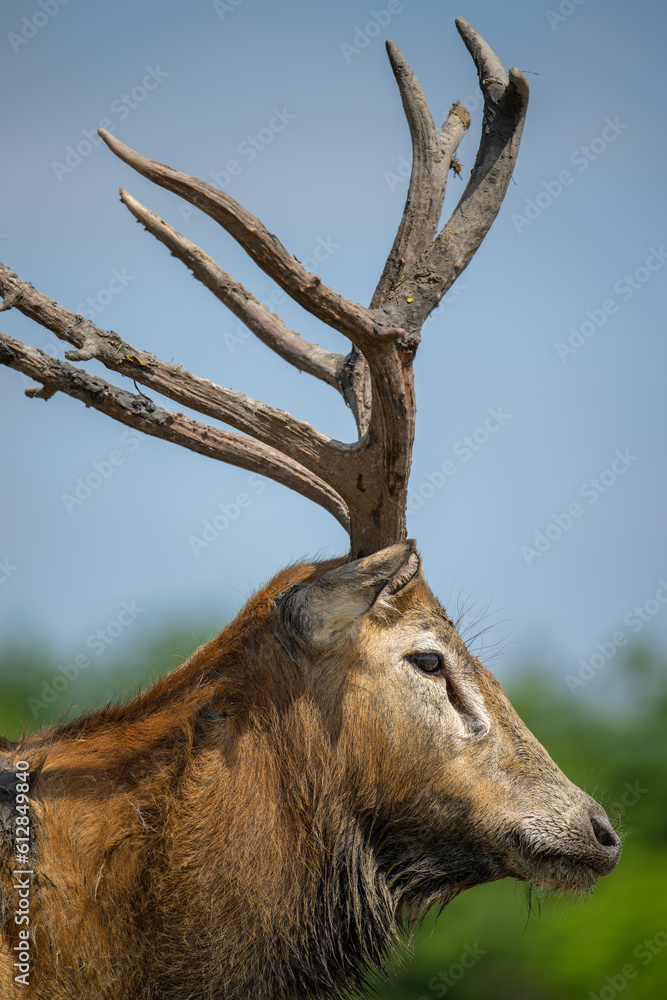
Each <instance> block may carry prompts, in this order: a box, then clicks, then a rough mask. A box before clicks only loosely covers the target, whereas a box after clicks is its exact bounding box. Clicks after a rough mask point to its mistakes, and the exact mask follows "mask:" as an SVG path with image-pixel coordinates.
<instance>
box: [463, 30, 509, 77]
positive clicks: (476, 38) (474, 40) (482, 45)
mask: <svg viewBox="0 0 667 1000" xmlns="http://www.w3.org/2000/svg"><path fill="white" fill-rule="evenodd" d="M454 23H455V24H456V27H457V29H458V32H459V35H460V36H461V38H462V39H463V41H464V42H465V46H466V48H467V50H468V52H469V53H470V55H471V56H472V58H473V62H474V63H475V66H476V67H477V73H478V76H479V85H480V87H481V88H482V91H483V92H485V89H486V88H487V87H488V86H490V85H491V84H493V83H495V84H498V85H499V86H501V87H506V86H507V73H506V72H505V67H504V66H503V64H502V63H501V61H500V59H499V58H498V56H497V55H496V54H495V52H494V51H493V49H492V48H491V46H490V45H488V43H487V42H485V41H484V39H483V38H482V36H481V35H480V34H479V33H478V32H477V31H475V29H474V28H473V27H472V25H470V24H468V22H467V21H466V20H465V18H463V17H457V18H456V20H455V22H454Z"/></svg>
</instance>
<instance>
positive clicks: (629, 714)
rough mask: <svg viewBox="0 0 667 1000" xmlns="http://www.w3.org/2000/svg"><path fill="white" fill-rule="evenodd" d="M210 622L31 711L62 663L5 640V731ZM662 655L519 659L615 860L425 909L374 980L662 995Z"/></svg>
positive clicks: (650, 999) (157, 665)
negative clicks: (587, 672)
mask: <svg viewBox="0 0 667 1000" xmlns="http://www.w3.org/2000/svg"><path fill="white" fill-rule="evenodd" d="M206 633H207V630H206V629H202V630H201V631H200V633H198V634H197V635H193V633H192V632H189V633H181V634H179V633H178V632H174V633H173V634H171V635H167V636H161V637H160V639H158V640H156V641H155V642H154V643H152V644H151V645H150V646H148V647H147V648H146V649H145V650H144V651H143V655H142V656H140V657H139V658H136V656H135V658H134V659H133V660H132V662H131V663H130V665H129V666H128V662H127V661H126V662H125V664H124V665H122V664H120V663H119V664H116V665H115V666H114V665H112V664H109V663H106V662H105V664H104V667H105V669H104V670H98V671H97V672H95V667H94V666H93V667H92V668H91V669H90V670H87V671H83V672H82V673H81V675H80V677H79V678H78V679H77V680H76V682H74V683H72V684H71V685H70V686H69V687H68V689H67V690H66V691H64V692H63V693H62V694H61V695H59V696H58V697H57V698H56V699H55V700H54V701H53V702H52V703H51V704H50V705H49V706H48V707H47V708H45V709H44V710H41V711H40V713H39V715H38V717H37V718H33V712H32V711H31V710H30V707H29V703H28V699H29V698H31V697H35V696H36V695H37V696H39V694H40V691H41V690H42V684H43V682H44V681H46V682H47V683H49V682H52V681H53V678H54V677H55V676H57V675H58V672H57V667H58V663H57V662H54V661H53V659H52V658H51V657H50V656H49V655H48V654H47V653H46V651H45V650H44V649H39V648H37V647H34V648H33V649H31V650H29V651H26V650H25V647H23V648H22V649H18V648H14V649H12V648H5V650H4V652H2V653H0V678H2V681H0V691H1V693H2V696H1V699H0V732H2V733H4V734H6V735H9V736H13V737H16V736H19V735H20V733H21V730H22V727H23V726H25V728H26V730H27V731H32V730H34V729H36V728H39V726H41V725H43V724H44V723H46V722H48V721H51V720H55V719H59V718H62V717H63V716H64V715H69V716H71V715H72V714H76V713H78V712H79V711H81V710H83V709H85V708H88V707H92V706H95V705H100V704H102V703H104V702H105V701H107V700H108V699H110V698H117V697H127V696H128V695H130V694H131V693H132V692H133V691H135V690H136V689H137V686H138V683H139V682H138V678H139V677H141V683H146V682H149V681H150V679H151V678H152V677H155V676H157V675H158V674H159V673H162V672H164V671H166V670H167V669H169V668H170V667H171V666H173V665H175V664H176V663H177V662H178V661H179V656H180V657H185V656H187V655H189V653H190V651H191V650H192V649H193V648H194V647H195V646H197V645H198V644H199V643H200V642H201V641H203V639H204V638H206V637H207V635H206ZM111 655H112V654H111V653H110V654H109V659H110V658H111ZM666 666H667V663H666V662H665V657H664V656H663V655H662V654H658V653H656V652H655V651H649V650H647V649H642V648H639V647H636V648H634V649H629V650H625V651H623V656H621V653H619V654H618V656H617V657H616V659H615V660H614V661H613V662H612V663H609V664H608V665H607V666H606V667H605V668H604V670H603V671H601V672H600V673H599V674H596V675H595V676H594V677H593V678H592V679H591V680H590V681H589V682H588V684H587V685H586V686H585V687H584V688H582V689H577V691H576V692H575V693H574V694H572V693H571V692H570V691H569V690H568V688H567V686H566V685H565V684H564V683H563V678H562V676H559V677H557V678H555V679H550V677H551V673H550V672H548V671H544V670H541V671H538V670H533V671H529V670H521V671H518V672H517V675H516V679H515V681H514V683H513V684H512V685H508V694H509V696H510V698H511V699H512V701H513V703H514V705H515V707H516V708H517V710H518V712H519V714H520V715H521V716H522V718H523V719H524V721H525V722H526V723H527V725H528V726H529V727H530V728H531V729H532V731H533V732H534V733H535V735H536V736H537V737H538V739H539V740H540V741H541V742H542V743H543V744H544V745H545V746H546V747H547V749H548V750H549V752H550V753H551V755H552V756H553V757H554V758H555V760H556V761H557V763H558V764H559V765H560V766H561V767H562V769H563V770H564V771H565V772H566V774H567V775H568V776H569V777H570V778H571V779H572V780H573V781H574V782H576V783H577V784H579V785H581V786H582V787H584V788H585V789H586V790H587V791H589V792H591V793H592V794H594V795H595V796H596V797H597V798H598V799H599V800H600V801H602V803H603V804H604V805H605V807H606V808H607V811H608V812H609V815H610V818H611V819H612V822H614V824H615V825H616V827H617V829H619V831H620V832H621V833H622V835H623V838H624V851H623V856H622V858H621V862H620V864H619V867H618V868H617V870H616V871H615V872H614V874H613V875H612V876H610V877H608V878H605V879H602V880H601V881H600V883H599V884H598V886H597V888H596V889H595V891H594V892H593V893H592V894H591V895H590V896H588V897H585V898H574V899H570V898H557V897H555V896H546V897H543V898H536V897H533V899H532V903H531V904H530V905H529V903H528V899H527V893H526V890H525V887H523V886H520V885H518V884H516V883H513V882H510V881H504V882H500V883H496V884H492V885H487V886H481V887H479V888H478V889H475V890H472V891H470V892H467V893H464V894H463V895H462V896H461V897H459V899H457V900H455V901H454V902H453V903H452V904H451V905H450V906H449V907H448V908H447V909H446V910H445V912H444V913H443V914H442V915H441V917H440V918H439V919H438V920H437V921H435V920H434V918H432V917H429V918H428V919H427V920H426V922H425V924H424V926H423V927H422V928H421V929H420V931H419V932H418V933H417V935H416V936H415V938H414V941H413V944H412V952H413V953H412V954H408V953H407V952H404V953H403V954H402V955H401V956H400V957H399V959H398V960H397V961H396V962H395V963H394V966H393V975H392V982H391V983H390V984H386V983H382V984H378V987H377V996H378V997H379V998H381V1000H440V998H442V997H454V998H456V1000H487V998H494V1000H562V998H568V1000H569V998H579V997H580V998H582V1000H596V998H599V1000H613V998H614V997H616V996H619V995H622V997H623V1000H640V998H641V1000H656V998H662V997H664V996H667V808H666V805H667V776H666V774H665V760H666V754H665V749H666V745H667V740H666V737H667V690H666V687H665V684H664V678H665V667H666ZM610 691H613V692H614V693H615V696H616V697H615V700H612V699H611V698H610V697H609V692H610ZM472 956H475V957H474V958H473V957H472ZM462 958H464V959H465V961H464V962H463V963H462V962H461V961H460V960H461V959H462ZM466 965H468V966H470V967H469V968H465V966H466Z"/></svg>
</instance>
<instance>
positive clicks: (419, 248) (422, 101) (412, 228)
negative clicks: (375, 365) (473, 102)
mask: <svg viewBox="0 0 667 1000" xmlns="http://www.w3.org/2000/svg"><path fill="white" fill-rule="evenodd" d="M387 54H388V56H389V61H390V63H391V68H392V70H393V71H394V76H395V77H396V83H397V84H398V89H399V91H400V94H401V100H402V102H403V109H404V111H405V117H406V118H407V121H408V126H409V128H410V137H411V139H412V172H411V175H410V185H409V187H408V195H407V198H406V200H405V208H404V209H403V216H402V218H401V221H400V224H399V227H398V232H397V233H396V239H395V240H394V245H393V246H392V248H391V251H390V253H389V257H388V258H387V263H386V264H385V268H384V271H383V272H382V277H381V278H380V281H379V282H378V286H377V288H376V289H375V294H374V295H373V299H372V301H371V308H377V307H378V306H381V305H382V303H383V302H384V300H385V299H386V298H387V296H388V294H389V293H390V292H391V291H392V289H393V288H394V287H395V286H396V284H397V283H398V281H399V280H400V278H401V276H402V274H403V272H404V271H405V269H406V268H407V267H409V266H410V265H412V264H414V262H415V261H416V260H417V258H418V257H419V255H420V254H421V253H423V251H424V250H426V249H427V247H428V246H429V244H430V243H431V241H432V239H433V237H434V236H435V233H436V229H437V226H438V222H439V220H440V213H441V212H442V205H443V202H444V200H445V189H446V187H447V175H448V172H449V168H450V166H451V162H452V156H453V155H454V152H455V151H456V148H457V146H458V144H459V143H460V141H461V139H462V138H463V136H464V134H465V131H466V129H467V128H468V126H469V125H470V115H469V114H468V112H467V111H466V109H465V108H464V107H462V106H461V105H460V104H455V105H454V106H453V107H452V109H451V111H450V113H449V115H448V116H447V121H446V122H445V124H444V125H443V126H442V129H441V130H440V132H438V131H437V130H436V127H435V125H434V123H433V118H432V116H431V112H430V110H429V107H428V104H427V102H426V98H425V97H424V92H423V90H422V88H421V86H420V85H419V81H418V80H417V77H416V76H415V74H414V72H413V71H412V69H411V68H410V66H409V65H408V63H407V62H406V60H405V58H404V57H403V54H402V52H401V51H400V49H399V48H398V46H397V45H395V44H394V42H392V41H388V42H387Z"/></svg>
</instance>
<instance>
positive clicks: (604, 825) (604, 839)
mask: <svg viewBox="0 0 667 1000" xmlns="http://www.w3.org/2000/svg"><path fill="white" fill-rule="evenodd" d="M591 826H592V827H593V833H594V834H595V839H596V840H597V842H598V844H599V845H600V846H601V847H608V848H612V849H613V850H614V851H618V850H619V849H620V846H621V842H620V840H619V839H618V837H617V835H616V833H615V832H614V828H613V827H612V825H611V823H610V822H609V820H608V819H606V817H605V818H604V819H602V818H601V817H600V816H591Z"/></svg>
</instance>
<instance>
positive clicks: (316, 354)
mask: <svg viewBox="0 0 667 1000" xmlns="http://www.w3.org/2000/svg"><path fill="white" fill-rule="evenodd" d="M120 200H121V201H122V203H123V204H124V205H125V206H126V208H128V209H129V210H130V212H131V213H132V215H133V216H134V217H135V219H136V220H137V222H140V223H141V224H142V225H143V226H144V228H145V229H147V230H148V232H149V233H152V235H153V236H155V238H156V239H158V240H160V242H161V243H164V245H165V246H166V247H167V248H168V249H169V250H170V251H171V253H172V255H173V256H174V257H178V259H179V260H181V261H183V263H184V264H185V265H186V266H187V267H189V268H190V270H191V271H192V273H193V275H194V276H195V278H197V280H198V281H201V283H202V284H203V285H205V286H206V287H207V288H208V289H209V290H210V291H211V292H213V294H214V295H215V296H216V298H218V299H219V300H220V301H221V302H222V303H223V305H226V306H227V307H228V308H229V309H231V311H232V312H233V313H234V315H235V316H236V317H237V318H238V319H240V320H241V322H242V323H245V325H246V326H247V327H248V328H249V329H250V330H252V332H253V333H254V334H255V335H256V336H257V337H258V338H259V339H260V340H261V341H263V343H265V344H266V345H267V347H270V348H271V349H272V350H274V351H275V352H276V354H279V355H280V356H281V357H282V358H284V359H285V361H289V362H290V364H293V365H295V367H296V368H299V369H300V370H301V371H304V372H308V374H309V375H314V376H315V377H316V378H320V379H322V380H323V381H324V382H327V383H328V384H329V385H330V386H333V388H334V389H337V390H338V392H342V390H341V385H340V373H341V369H342V366H343V364H344V361H345V358H344V356H343V355H342V354H333V353H332V352H331V351H325V350H324V348H322V347H320V345H319V344H312V343H310V342H309V341H307V340H304V338H303V337H302V336H301V334H299V333H297V332H296V330H291V329H290V328H289V327H288V326H287V325H286V324H285V323H283V321H282V320H281V319H280V317H279V316H277V315H276V314H275V313H273V312H271V310H270V309H268V308H267V307H266V306H265V305H263V304H262V303H261V302H258V301H257V299H256V298H255V297H254V295H252V294H251V293H250V292H249V291H247V289H246V288H244V287H243V285H242V284H241V283H240V282H238V281H235V280H234V279H233V278H232V277H231V275H230V274H228V273H227V271H225V270H224V269H223V268H222V267H220V265H219V264H217V263H216V262H215V261H214V260H213V259H212V258H211V257H209V256H208V254H205V253H204V251H203V250H202V249H201V248H200V247H198V246H197V245H196V244H195V243H191V242H190V240H188V239H186V237H185V236H183V235H181V233H179V232H178V231H177V230H176V229H174V228H173V227H172V226H170V225H169V224H168V223H166V222H165V221H164V220H163V219H161V218H160V217H159V216H158V215H156V214H155V213H154V212H151V211H150V210H149V209H148V208H145V207H144V206H143V205H142V204H141V203H140V202H138V201H137V200H136V198H133V197H132V195H131V194H128V193H127V191H124V190H123V189H122V188H121V189H120Z"/></svg>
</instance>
